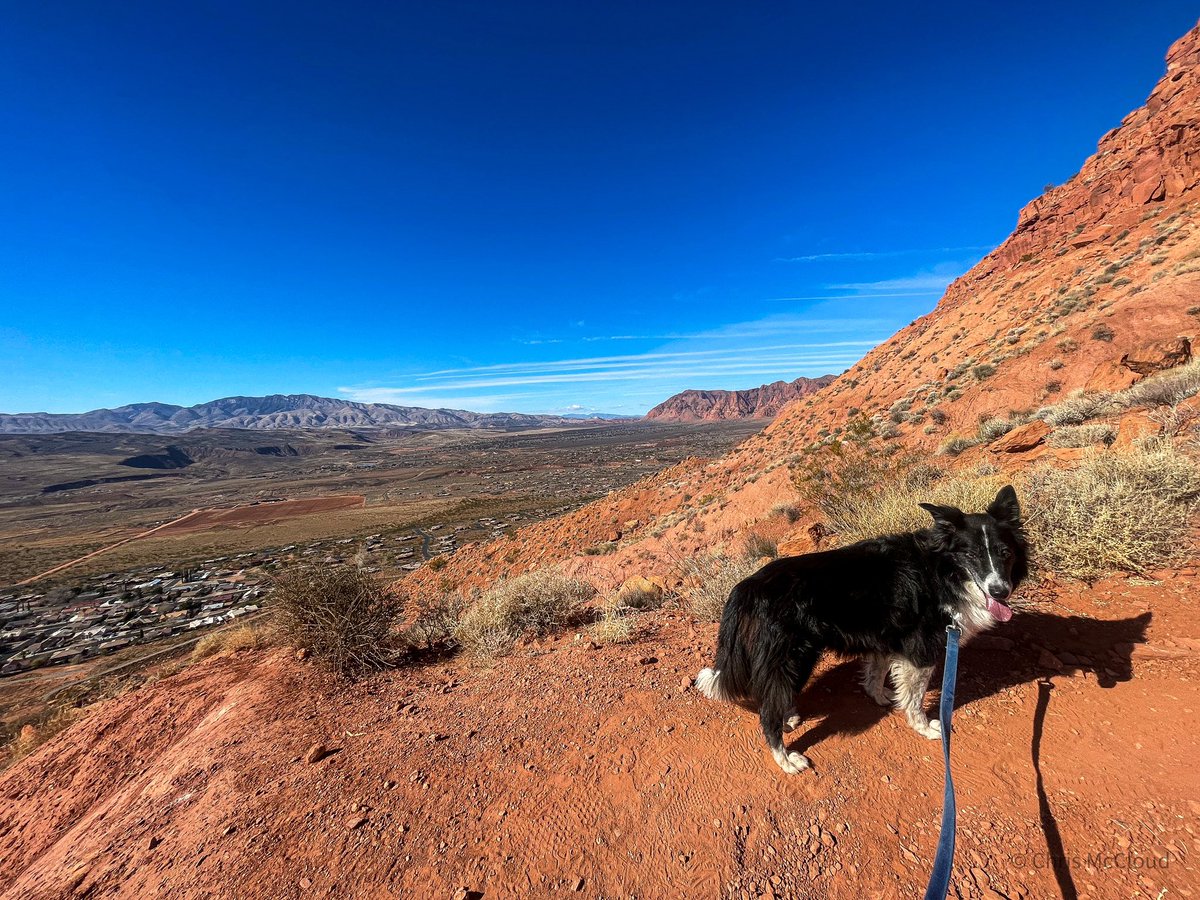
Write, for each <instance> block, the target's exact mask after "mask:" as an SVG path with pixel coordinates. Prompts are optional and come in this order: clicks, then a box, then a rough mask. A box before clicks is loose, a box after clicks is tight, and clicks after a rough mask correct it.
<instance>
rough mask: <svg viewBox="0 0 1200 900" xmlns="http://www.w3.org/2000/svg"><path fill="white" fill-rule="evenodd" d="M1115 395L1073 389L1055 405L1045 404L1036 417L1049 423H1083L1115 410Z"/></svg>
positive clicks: (1055, 424) (1056, 424)
mask: <svg viewBox="0 0 1200 900" xmlns="http://www.w3.org/2000/svg"><path fill="white" fill-rule="evenodd" d="M1114 409H1115V404H1114V401H1113V395H1112V394H1109V393H1107V392H1105V391H1098V392H1095V393H1087V392H1085V391H1083V390H1082V389H1080V390H1076V391H1072V392H1071V393H1070V394H1068V395H1067V396H1066V398H1064V399H1063V400H1060V401H1059V402H1058V403H1055V404H1054V405H1053V406H1043V407H1042V408H1041V409H1039V410H1038V411H1037V412H1036V413H1035V414H1034V417H1035V418H1038V419H1041V420H1042V421H1043V422H1045V423H1046V424H1047V425H1054V426H1058V425H1082V424H1083V423H1084V422H1087V421H1089V420H1091V419H1094V418H1096V417H1097V416H1102V415H1105V414H1106V413H1110V412H1113V411H1114Z"/></svg>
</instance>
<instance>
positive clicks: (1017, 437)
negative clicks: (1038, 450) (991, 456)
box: [988, 419, 1050, 453]
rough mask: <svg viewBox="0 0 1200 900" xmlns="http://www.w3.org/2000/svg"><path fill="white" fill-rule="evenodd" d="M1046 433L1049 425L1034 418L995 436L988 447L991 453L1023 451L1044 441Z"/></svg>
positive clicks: (1048, 432)
mask: <svg viewBox="0 0 1200 900" xmlns="http://www.w3.org/2000/svg"><path fill="white" fill-rule="evenodd" d="M1048 434H1050V426H1049V425H1047V424H1046V423H1045V422H1043V421H1042V420H1041V419H1034V420H1033V421H1032V422H1026V423H1025V424H1024V425H1018V426H1017V427H1016V428H1014V429H1013V430H1012V431H1010V432H1009V433H1008V434H1005V435H1002V436H1001V437H998V438H996V440H994V441H992V443H991V444H990V445H989V447H988V449H989V450H991V451H992V452H993V453H1025V452H1026V451H1028V450H1032V449H1033V448H1034V447H1036V446H1038V445H1039V444H1041V443H1042V442H1043V441H1045V440H1046V436H1047V435H1048Z"/></svg>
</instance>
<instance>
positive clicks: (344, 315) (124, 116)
mask: <svg viewBox="0 0 1200 900" xmlns="http://www.w3.org/2000/svg"><path fill="white" fill-rule="evenodd" d="M836 6H837V7H838V8H834V5H832V4H831V5H829V7H827V8H826V7H820V6H817V5H815V4H799V3H782V2H747V3H737V4H733V3H705V2H696V0H692V2H686V3H685V2H655V3H646V2H639V3H629V2H623V0H614V2H608V3H603V4H599V3H596V4H583V3H562V2H553V3H551V2H544V3H522V2H506V3H494V2H492V3H482V2H479V3H476V2H457V0H439V2H437V3H419V4H418V3H409V2H399V0H397V2H389V3H378V4H372V3H357V4H355V3H350V4H329V3H306V2H293V3H287V4H283V3H278V4H276V3H265V2H257V3H256V2H238V3H233V2H192V3H184V4H174V3H171V4H165V3H158V2H155V3H150V2H138V0H133V2H128V3H120V4H106V3H99V2H93V3H72V2H62V3H23V4H6V7H5V27H4V28H3V29H0V78H2V80H3V83H4V84H5V86H6V89H5V91H4V92H3V93H2V95H0V131H2V133H3V134H4V135H5V139H4V140H3V141H2V142H0V172H2V173H3V175H2V178H3V182H2V183H3V196H4V209H5V215H4V216H2V217H0V410H2V411H5V412H18V411H19V412H26V411H36V410H45V411H50V412H70V411H80V410H84V409H90V408H94V407H100V406H116V405H120V404H123V403H130V402H137V401H148V400H159V401H164V402H173V403H183V404H190V403H195V402H199V401H203V400H209V399H213V398H216V397H221V396H227V395H231V394H252V395H253V394H266V393H275V392H308V393H316V394H324V395H328V396H340V397H346V398H351V399H358V400H367V401H384V402H394V403H402V404H408V405H419V406H452V407H464V408H469V409H478V410H484V411H491V410H520V411H530V412H547V411H549V412H553V411H570V410H575V409H581V410H600V411H607V412H623V413H640V412H643V411H645V410H646V409H647V408H648V407H650V406H651V405H653V404H654V403H656V402H658V401H659V400H661V399H663V398H665V397H667V396H668V395H670V394H671V393H674V392H675V391H678V390H681V389H683V388H688V387H696V388H740V387H750V386H753V385H757V384H760V383H763V382H765V381H771V380H774V379H777V378H785V379H791V378H794V377H796V376H798V375H819V374H822V373H824V372H830V371H833V372H839V371H841V370H843V369H845V368H846V367H847V366H849V365H850V364H852V363H853V362H854V361H855V360H856V359H858V358H859V357H860V356H861V355H862V354H863V353H865V352H866V350H868V349H869V348H870V347H871V346H872V345H873V344H875V343H877V342H878V341H880V340H883V339H885V338H887V337H888V336H889V335H890V334H891V333H892V332H894V331H895V330H896V329H897V328H899V327H901V326H903V325H905V324H907V323H908V322H909V321H911V320H912V319H913V318H915V317H916V316H918V315H920V314H922V313H924V312H927V311H928V310H929V309H931V308H932V307H933V305H934V304H935V303H936V300H937V298H938V296H939V295H940V294H941V292H942V290H943V289H944V287H945V285H946V284H947V283H948V281H949V280H950V279H951V278H952V277H954V276H955V275H957V274H959V273H961V272H963V271H965V270H966V269H967V268H968V267H969V266H970V265H971V264H972V263H973V262H975V261H976V260H978V259H979V257H981V256H982V255H983V254H984V253H985V252H986V251H987V250H988V249H990V248H991V247H993V246H995V245H996V244H997V243H998V242H999V241H1001V240H1003V238H1004V237H1005V236H1007V234H1008V233H1009V232H1010V231H1011V230H1012V227H1013V225H1014V223H1015V221H1016V214H1017V210H1018V209H1019V208H1020V207H1021V206H1022V205H1023V204H1024V203H1025V202H1027V201H1028V200H1029V199H1030V198H1032V197H1034V196H1036V195H1037V194H1039V193H1040V192H1041V190H1042V187H1043V186H1044V185H1045V184H1046V183H1048V182H1058V181H1062V180H1064V179H1066V178H1068V177H1070V176H1071V175H1072V174H1073V173H1074V172H1075V171H1076V170H1077V169H1078V167H1079V165H1080V164H1081V163H1082V162H1083V160H1084V159H1085V158H1086V157H1087V156H1088V154H1090V153H1091V152H1093V151H1094V149H1095V144H1096V140H1097V139H1098V138H1099V137H1100V135H1101V134H1103V133H1104V132H1105V131H1107V130H1108V129H1109V128H1111V127H1113V126H1114V125H1116V124H1118V123H1119V122H1120V120H1121V118H1122V117H1123V116H1124V115H1125V114H1126V113H1127V112H1128V111H1129V110H1131V109H1133V108H1134V107H1136V106H1138V105H1140V104H1141V102H1142V101H1143V100H1144V99H1145V96H1146V94H1147V93H1148V92H1149V90H1150V88H1151V87H1152V86H1153V85H1154V83H1155V81H1156V80H1157V79H1158V77H1159V76H1160V75H1161V73H1162V70H1163V55H1164V53H1165V51H1166V49H1167V46H1168V45H1169V44H1170V42H1171V41H1173V40H1174V39H1175V38H1177V37H1178V36H1179V35H1181V34H1183V32H1184V31H1186V30H1187V29H1188V28H1189V27H1191V26H1192V25H1194V24H1195V20H1196V12H1195V9H1194V8H1190V4H1185V3H1181V2H1172V3H1168V2H1149V3H1142V4H1139V5H1138V6H1137V8H1136V10H1134V9H1133V8H1132V7H1131V6H1130V5H1129V4H1128V3H1115V2H1089V3H1082V2H1063V3H1058V4H1046V3H1038V4H1033V3H1024V2H1012V3H1007V4H1003V5H997V4H988V5H982V4H961V3H955V4H922V5H920V7H919V8H914V7H915V5H913V4H908V5H902V4H886V5H885V4H878V5H873V4H856V5H848V4H838V5H836Z"/></svg>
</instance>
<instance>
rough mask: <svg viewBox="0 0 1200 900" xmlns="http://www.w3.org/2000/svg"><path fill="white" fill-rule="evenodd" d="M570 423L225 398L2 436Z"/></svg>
mask: <svg viewBox="0 0 1200 900" xmlns="http://www.w3.org/2000/svg"><path fill="white" fill-rule="evenodd" d="M571 423H572V420H571V419H565V418H562V417H560V416H536V415H527V414H525V413H476V412H468V411H466V410H462V409H424V408H422V407H419V406H392V405H390V404H386V403H352V402H350V401H349V400H336V399H332V398H329V397H315V396H313V395H312V394H271V395H269V396H267V397H224V398H222V399H220V400H211V401H209V402H208V403H198V404H196V405H195V406H173V405H171V404H169V403H134V404H130V405H129V406H119V407H117V408H116V409H94V410H92V411H91V412H85V413H69V414H58V413H15V414H4V413H0V434H53V433H59V432H66V431H98V432H130V433H137V434H176V433H179V432H183V431H191V430H192V429H194V428H247V429H254V430H272V429H280V428H389V427H390V428H396V427H407V426H420V427H422V428H530V427H537V426H541V425H567V424H571Z"/></svg>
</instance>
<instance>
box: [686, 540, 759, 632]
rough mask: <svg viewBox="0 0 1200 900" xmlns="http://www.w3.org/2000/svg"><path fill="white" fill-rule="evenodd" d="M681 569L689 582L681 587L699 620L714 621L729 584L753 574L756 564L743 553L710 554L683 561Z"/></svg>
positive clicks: (719, 612)
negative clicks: (734, 554)
mask: <svg viewBox="0 0 1200 900" xmlns="http://www.w3.org/2000/svg"><path fill="white" fill-rule="evenodd" d="M683 570H684V574H685V575H686V576H687V577H688V579H689V580H690V581H691V582H693V584H692V586H691V587H689V588H686V589H685V590H684V596H685V597H686V598H687V601H688V603H689V604H690V605H691V607H692V611H693V612H694V613H695V614H696V615H697V616H699V617H700V618H701V619H707V620H708V621H710V622H715V621H717V620H718V619H720V618H721V611H722V610H723V609H724V608H725V601H726V600H728V599H729V592H730V591H732V590H733V586H734V585H735V584H737V583H738V582H739V581H741V580H742V579H743V578H748V577H749V576H751V575H753V574H754V573H755V572H756V571H757V570H758V563H757V562H756V561H755V560H753V559H749V558H747V557H744V556H726V555H724V554H720V553H710V554H706V555H704V556H699V557H693V558H692V559H688V560H686V561H685V562H684V564H683Z"/></svg>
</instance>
